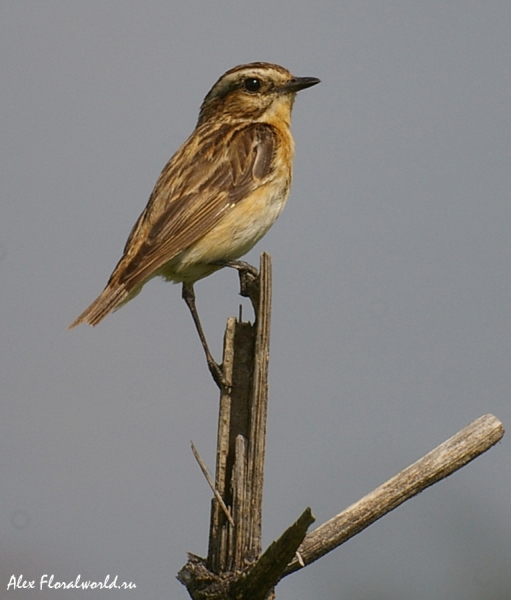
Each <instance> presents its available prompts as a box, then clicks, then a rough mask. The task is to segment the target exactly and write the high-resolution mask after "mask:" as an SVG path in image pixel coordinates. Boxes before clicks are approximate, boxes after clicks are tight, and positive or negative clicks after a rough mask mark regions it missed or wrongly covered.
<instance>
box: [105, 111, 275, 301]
mask: <svg viewBox="0 0 511 600" xmlns="http://www.w3.org/2000/svg"><path fill="white" fill-rule="evenodd" d="M209 137H210V138H211V139H209V138H208V136H206V137H200V136H197V135H194V136H192V137H191V138H190V139H189V140H188V142H187V143H185V145H184V146H183V147H182V148H181V149H180V150H179V151H178V152H177V153H176V155H174V157H173V158H172V159H171V161H170V162H169V163H168V165H167V166H166V167H165V169H164V170H163V172H162V174H161V175H160V178H159V180H158V182H157V184H156V186H155V188H154V191H153V193H152V195H151V198H150V200H149V203H148V205H147V207H146V209H145V210H144V212H143V213H142V214H141V215H140V218H139V219H138V221H137V223H136V224H135V226H134V227H133V230H132V232H131V234H130V236H129V238H128V241H127V242H126V247H125V249H124V256H123V258H122V259H121V260H120V261H119V264H118V265H117V267H116V269H115V271H114V273H113V274H112V278H111V281H112V280H113V279H116V280H117V281H118V282H119V283H122V284H123V285H124V286H125V287H126V289H128V290H130V289H132V288H133V287H135V286H136V285H138V284H139V283H142V282H143V281H145V280H146V279H147V277H149V276H150V275H151V274H152V273H154V271H155V270H156V269H158V268H159V267H161V266H162V265H164V264H165V263H166V262H168V261H169V260H171V259H172V258H173V257H174V256H176V255H177V254H178V253H179V252H181V251H182V250H184V249H185V248H187V247H188V246H190V245H191V244H193V243H194V242H195V241H196V240H198V239H200V238H201V237H202V236H203V235H205V234H206V233H207V232H208V231H209V230H210V229H211V228H212V227H214V226H215V224H216V223H218V222H219V221H220V219H222V217H223V216H224V214H225V213H226V211H229V210H231V209H232V208H233V207H234V206H235V205H236V204H237V203H238V202H240V201H241V200H243V198H245V197H246V196H247V195H249V194H250V193H251V192H253V191H254V190H256V189H257V188H258V187H259V186H260V185H262V184H263V183H264V181H265V179H266V177H267V176H268V175H269V174H270V173H271V171H272V169H273V158H274V154H275V144H276V133H275V131H274V129H273V128H272V127H271V126H270V125H266V124H263V123H256V124H253V125H246V126H240V127H239V128H236V129H234V130H233V128H232V127H230V128H228V130H227V131H225V132H224V133H223V134H222V132H221V130H216V131H214V132H212V133H211V134H210V136H209ZM199 143H200V147H196V148H194V147H193V146H194V145H195V146H197V145H198V144H199ZM187 155H189V156H190V158H189V159H188V160H187Z"/></svg>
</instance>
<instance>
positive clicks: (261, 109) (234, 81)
mask: <svg viewBox="0 0 511 600" xmlns="http://www.w3.org/2000/svg"><path fill="white" fill-rule="evenodd" d="M317 83H319V79H316V78H315V77H295V76H294V75H292V74H291V73H290V72H289V71H288V70H287V69H284V68H283V67H280V66H279V65H272V64H270V63H263V62H256V63H250V64H248V65H240V66H238V67H234V69H230V70H229V71H227V73H225V74H224V75H222V77H220V79H219V80H218V81H217V82H216V83H215V85H214V86H213V87H212V88H211V90H210V91H209V93H208V95H207V96H206V97H205V98H204V102H203V103H202V106H201V109H200V113H199V122H198V125H202V124H204V123H207V122H210V121H217V120H229V119H231V120H233V121H239V120H245V119H246V120H250V121H266V120H272V118H276V119H283V120H285V121H286V122H289V120H290V115H291V109H292V107H293V102H294V99H295V96H296V93H297V92H298V91H299V90H303V89H305V88H308V87H311V86H312V85H316V84H317Z"/></svg>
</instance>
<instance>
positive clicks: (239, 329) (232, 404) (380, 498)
mask: <svg viewBox="0 0 511 600" xmlns="http://www.w3.org/2000/svg"><path fill="white" fill-rule="evenodd" d="M240 264H241V263H240ZM237 268H239V265H238V267H237ZM240 284H241V286H240V287H241V292H240V293H241V294H242V295H244V296H247V297H249V298H250V300H251V301H252V305H253V306H254V311H255V321H254V323H253V324H252V323H249V322H242V321H241V319H239V320H238V319H235V318H229V319H228V321H227V327H226V331H225V337H224V353H223V363H222V370H223V375H224V377H225V379H226V381H227V383H228V384H229V386H228V388H224V389H223V390H222V392H221V394H220V410H219V419H218V439H217V457H216V458H217V461H216V473H215V479H214V481H213V480H212V478H211V477H210V476H209V474H208V473H207V470H206V467H205V465H204V463H203V461H202V459H201V458H200V457H199V456H198V453H197V451H196V450H195V447H193V451H194V454H195V455H196V458H197V460H198V461H199V464H200V466H201V469H202V470H203V472H204V473H205V475H206V477H207V479H208V482H209V484H210V485H211V487H212V488H213V491H214V495H213V499H212V502H211V521H210V531H209V547H208V555H207V557H206V558H201V557H199V556H196V555H194V554H189V555H188V562H187V563H186V565H185V566H184V567H183V568H182V569H181V571H180V572H179V574H178V580H179V581H180V582H181V583H183V585H185V586H186V588H187V590H188V592H189V594H190V596H191V598H192V599H193V600H272V599H273V598H275V593H274V588H275V586H276V585H277V583H278V582H279V581H280V580H281V579H282V578H283V577H285V576H287V575H289V574H291V573H293V572H295V571H297V570H299V569H302V568H303V567H305V566H307V565H308V564H310V563H312V562H314V561H315V560H318V559H319V558H321V556H324V555H325V554H327V553H328V552H331V551H332V550H333V549H335V548H337V547H338V546H340V545H341V544H343V543H344V542H346V541H347V540H348V539H350V538H351V537H353V536H354V535H356V534H357V533H360V532H361V531H362V530H363V529H365V528H366V527H369V525H371V524H372V523H374V522H375V521H376V520H377V519H379V518H381V517H382V516H383V515H385V514H387V513H388V512H390V511H391V510H393V509H394V508H396V507H397V506H399V505H400V504H402V503H403V502H405V501H406V500H408V499H410V498H412V497H413V496H415V495H416V494H418V493H419V492H421V491H422V490H424V489H426V488H427V487H429V486H431V485H433V484H434V483H437V482H438V481H440V480H441V479H444V478H445V477H447V476H448V475H450V474H452V473H454V472H455V471H456V470H457V469H460V468H461V467H463V466H465V465H466V464H467V463H469V462H470V461H472V460H473V459H474V458H476V457H477V456H479V455H480V454H482V453H483V452H486V450H488V449H489V448H491V447H492V446H493V445H494V444H496V443H497V442H498V441H499V440H500V439H501V438H502V436H503V435H504V429H503V427H502V423H501V422H500V421H499V420H498V419H497V418H496V417H494V416H493V415H484V416H482V417H480V418H479V419H477V420H476V421H474V422H473V423H471V424H470V425H468V426H467V427H465V428H464V429H462V430H461V431H459V432H458V433H457V434H455V435H454V436H453V437H451V438H449V439H448V440H447V441H445V442H444V443H443V444H441V445H440V446H438V447H437V448H435V449H434V450H432V451H431V452H429V453H428V454H426V455H425V456H424V457H423V458H421V459H420V460H418V461H417V462H415V463H414V464H412V465H410V466H409V467H407V468H406V469H404V470H403V471H401V472H400V473H398V474H397V475H396V476H394V477H393V478H391V479H389V480H388V481H387V482H386V483H384V484H383V485H381V486H379V487H378V488H376V489H375V490H374V491H373V492H371V493H370V494H368V495H367V496H365V497H364V498H362V499H361V500H359V501H358V502H356V503H355V504H353V505H352V506H350V507H348V508H347V509H346V510H344V511H342V512H341V513H339V514H338V515H336V516H334V517H333V518H331V519H330V520H329V521H327V522H326V523H323V524H322V525H320V526H319V527H318V528H317V529H315V530H314V531H312V532H311V533H309V534H307V529H308V527H309V526H310V525H311V524H312V523H313V522H314V517H313V515H312V512H311V509H310V508H307V509H305V511H304V512H303V513H302V515H301V516H300V517H299V518H298V519H297V520H296V522H295V523H293V525H291V526H290V527H289V528H288V529H287V530H286V531H285V532H284V533H283V534H282V535H281V536H280V537H279V538H278V539H277V540H276V541H275V542H273V543H272V544H270V546H269V547H268V548H267V549H266V551H265V552H264V553H261V524H262V499H263V480H264V453H265V441H266V416H267V406H268V361H269V347H270V311H271V261H270V256H269V255H268V254H262V256H261V262H260V271H259V274H258V275H255V274H254V270H253V269H252V270H243V269H240Z"/></svg>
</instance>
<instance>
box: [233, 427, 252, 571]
mask: <svg viewBox="0 0 511 600" xmlns="http://www.w3.org/2000/svg"><path fill="white" fill-rule="evenodd" d="M246 487H247V480H246V441H245V438H244V437H243V436H242V435H238V436H237V437H236V452H235V458H234V468H233V471H232V512H233V515H234V520H235V521H236V523H238V527H235V529H234V531H233V535H235V536H236V540H234V539H233V540H232V541H231V542H230V544H229V550H230V556H229V558H230V561H229V571H240V570H241V569H242V568H243V567H244V566H245V565H244V555H243V550H244V549H245V534H246V527H244V526H243V524H244V523H247V522H248V507H247V504H246V502H245V493H246V492H245V490H246Z"/></svg>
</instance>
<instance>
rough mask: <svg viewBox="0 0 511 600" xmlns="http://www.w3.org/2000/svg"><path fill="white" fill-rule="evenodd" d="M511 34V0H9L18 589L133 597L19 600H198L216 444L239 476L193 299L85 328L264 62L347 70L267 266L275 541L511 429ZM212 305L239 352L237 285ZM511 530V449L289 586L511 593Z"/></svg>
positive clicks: (9, 258)
mask: <svg viewBox="0 0 511 600" xmlns="http://www.w3.org/2000/svg"><path fill="white" fill-rule="evenodd" d="M510 32H511V3H510V2H509V1H508V0H505V1H504V0H502V1H495V2H476V1H472V0H468V1H467V0H464V1H461V0H460V1H443V2H437V1H431V2H423V1H418V0H408V1H406V2H405V1H397V0H395V1H394V0H389V1H388V2H376V1H361V2H348V1H344V0H341V1H340V0H335V1H333V0H332V1H326V0H314V1H301V2H292V1H291V0H282V1H281V2H278V3H277V2H267V1H261V2H246V1H241V2H240V1H237V2H234V1H227V0H220V1H217V2H206V1H205V0H198V1H189V0H188V1H184V0H182V1H176V0H170V1H154V0H153V1H152V0H150V1H148V2H141V1H139V2H136V1H133V0H132V1H129V0H125V1H122V2H121V1H119V0H117V1H106V2H83V1H82V2H78V1H66V2H64V1H60V2H59V1H52V0H47V1H46V2H40V1H36V0H25V1H24V2H9V1H7V0H4V1H3V2H1V3H0V55H1V61H0V76H1V82H0V85H1V90H2V101H1V103H0V113H1V122H0V127H1V140H2V142H1V145H0V149H1V152H2V156H1V160H0V169H1V174H0V198H1V201H0V211H1V217H0V276H1V281H2V284H1V286H0V314H1V315H2V318H1V320H0V327H1V338H2V344H1V346H0V353H1V360H0V377H1V396H2V402H1V414H0V429H1V434H0V461H1V462H0V464H1V474H2V476H1V478H2V486H1V491H0V540H1V541H0V598H2V599H3V598H31V599H33V598H37V599H38V600H46V599H50V598H51V599H54V598H57V597H62V598H64V597H66V598H77V599H78V598H79V599H82V598H83V599H85V598H87V599H88V600H91V599H95V598H98V599H99V598H101V600H105V599H106V598H107V596H108V597H110V595H111V594H113V592H111V593H108V592H105V591H103V592H101V591H99V592H92V591H87V592H76V593H74V592H69V591H67V592H61V593H60V595H59V594H58V592H51V591H45V592H39V591H30V592H28V591H19V592H13V591H9V592H7V591H6V586H7V583H8V581H9V577H10V576H11V575H12V574H16V575H19V574H23V575H24V577H26V578H27V579H36V580H39V578H40V577H41V575H42V574H44V573H48V574H52V573H54V574H55V577H56V579H58V580H73V579H74V578H75V577H76V576H77V575H78V574H81V575H82V577H83V578H89V579H93V580H102V579H104V577H105V576H106V574H108V573H109V574H111V575H116V574H117V575H118V576H119V580H121V581H133V582H134V583H136V585H137V590H136V591H132V592H119V593H118V595H119V597H120V596H122V597H123V598H124V597H126V598H128V597H129V598H133V599H139V598H140V599H142V598H143V599H144V600H156V599H160V598H175V599H176V600H177V599H180V598H183V599H184V598H187V592H186V590H185V588H184V587H182V586H181V585H180V584H179V583H178V582H177V581H176V579H175V575H176V574H177V572H178V570H179V569H180V568H181V567H182V565H183V564H184V563H185V562H186V552H187V551H192V552H194V553H197V554H200V555H204V554H205V553H206V551H207V530H208V521H209V503H210V492H209V489H208V488H207V485H206V482H205V481H204V479H203V477H202V475H201V473H200V472H199V469H198V467H197V466H196V464H195V461H194V459H193V456H192V453H191V451H190V449H189V441H190V439H193V440H194V442H195V444H196V445H197V447H198V449H199V451H200V452H201V454H202V456H203V457H204V459H205V460H206V462H207V463H208V465H209V466H210V468H211V469H212V468H213V467H214V453H215V436H216V419H217V397H218V394H217V391H216V389H215V386H214V384H213V383H212V381H211V379H210V377H209V375H208V373H207V369H206V367H205V363H204V358H203V355H202V349H201V347H200V344H199V341H198V339H197V336H196V334H195V331H194V329H193V326H192V323H191V319H190V317H189V315H188V313H187V310H186V307H185V306H184V303H183V302H182V300H181V298H180V289H179V287H177V286H171V285H169V284H164V283H163V282H161V281H154V282H151V284H149V285H148V286H146V288H145V289H144V292H143V293H142V294H141V295H140V296H139V297H138V298H137V299H136V300H135V301H133V302H132V303H131V304H129V305H128V306H126V307H124V308H123V309H122V310H121V311H120V312H118V313H116V314H114V315H111V316H109V317H108V318H107V319H106V321H104V322H103V323H101V325H100V326H98V327H97V328H96V329H92V328H88V327H85V326H81V327H80V328H78V329H76V330H73V331H72V332H68V331H67V330H66V328H67V326H68V324H69V323H70V322H71V321H72V320H73V319H74V318H75V317H76V316H77V315H78V314H79V313H80V312H81V311H82V310H83V309H84V308H85V307H86V306H87V305H88V304H89V303H90V302H91V301H92V300H93V299H94V298H95V297H96V296H97V295H98V294H99V292H100V291H101V290H102V288H103V286H104V284H105V283H106V280H107V278H108V276H109V274H110V272H111V270H112V268H113V267H114V265H115V264H116V262H117V260H118V258H119V257H120V254H121V251H122V248H123V245H124V242H125V240H126V237H127V235H128V233H129V231H130V228H131V226H132V225H133V223H134V222H135V220H136V218H137V217H138V215H139V213H140V211H141V210H142V208H143V207H144V206H145V204H146V201H147V199H148V197H149V194H150V192H151V190H152V187H153V185H154V183H155V181H156V178H157V176H158V174H159V172H160V170H161V169H162V167H163V166H164V164H165V163H166V161H167V159H168V158H169V157H170V156H171V154H172V153H173V152H174V151H175V150H176V149H177V148H178V147H179V145H180V144H181V143H182V142H183V141H184V140H185V138H186V137H187V136H188V135H189V133H190V132H191V130H192V129H193V127H194V125H195V121H196V118H197V113H198V109H199V106H200V103H201V101H202V98H203V97H204V95H205V94H206V93H207V91H208V90H209V89H210V87H211V85H212V84H213V83H214V82H215V81H216V79H217V78H218V77H219V76H220V75H221V74H222V73H223V72H224V71H226V70H227V69H229V68H231V67H233V66H235V65H237V64H240V63H244V62H251V61H254V60H264V61H270V62H276V63H279V64H282V65H283V66H285V67H287V68H289V69H290V70H291V71H292V72H293V73H295V74H296V75H300V76H302V75H303V76H315V77H319V78H321V80H322V83H321V85H319V86H317V87H314V88H312V89H310V90H306V91H304V92H301V93H300V94H299V97H298V100H297V103H296V105H295V110H294V115H293V116H294V120H293V131H294V134H295V140H296V148H297V151H296V160H295V177H294V182H293V190H292V193H291V198H290V200H289V202H288V205H287V206H286V209H285V211H284V213H283V214H282V216H281V218H280V219H279V221H278V222H277V223H276V224H275V226H274V227H273V229H272V230H271V231H270V232H269V234H268V235H267V236H266V238H265V239H264V240H263V241H262V242H261V243H260V244H259V245H258V246H257V247H256V249H255V250H254V251H252V252H251V253H250V254H249V255H248V259H249V260H250V261H252V262H255V263H256V264H257V262H258V256H259V253H260V252H261V251H262V250H267V251H268V252H270V253H271V254H272V257H273V265H274V310H273V319H272V320H273V330H272V346H271V350H272V353H271V357H272V361H271V370H270V412H269V425H268V452H267V470H266V487H265V503H264V543H265V545H267V544H268V543H270V542H271V541H272V540H273V539H274V538H275V537H277V536H278V535H280V533H281V532H282V531H283V530H284V528H285V527H287V526H288V525H289V524H290V523H291V522H293V521H294V520H295V518H296V517H297V516H298V515H299V514H300V513H301V511H302V510H303V509H304V508H305V507H306V506H309V505H310V506H311V507H312V509H313V512H314V514H315V515H316V517H317V524H319V523H321V522H323V521H324V520H326V519H328V518H330V517H331V516H333V515H334V514H336V513H337V512H339V511H340V510H342V509H343V508H345V507H346V506H348V505H349V504H351V503H352V502H354V501H356V500H357V499H359V498H360V497H361V496H363V495H364V494H365V493H367V492H369V491H371V490H372V489H373V488H375V487H376V486H378V485H379V484H380V483H382V482H383V481H384V480H386V479H387V478H388V477H391V476H392V475H394V474H395V473H396V472H398V471H399V470H401V469H402V468H404V467H406V466H407V465H408V464H410V463H411V462H413V461H415V460H416V459H418V458H419V457H420V456H422V455H423V454H425V453H426V452H428V451H429V450H430V449H432V448H433V447H435V446H436V445H438V444H439V443H441V442H442V441H444V440H445V439H447V438H448V437H449V436H451V435H452V434H454V433H455V432H456V431H458V430H459V429H461V428H462V427H463V426H465V425H467V424H468V423H469V422H471V421H472V420H474V419H476V418H477V417H479V416H481V415H483V414H485V413H489V412H491V413H493V414H495V415H496V416H497V417H499V418H500V419H501V420H502V421H503V422H504V425H506V424H507V426H508V427H510V426H511V402H510V391H511V370H510V359H511V335H510V334H511V318H510V314H511V286H510V278H509V265H510V263H511V244H510V235H509V229H510V223H511V203H510V199H509V196H510V184H511V177H510V165H511V150H510V148H511V146H510V134H511V117H510V115H511V67H510V65H511V35H510ZM196 291H197V296H198V303H199V309H200V312H201V316H202V318H203V320H204V324H205V328H206V331H207V336H208V339H209V340H210V343H211V346H212V348H213V350H214V353H215V354H216V356H217V357H220V350H221V339H222V335H223V329H224V325H225V320H226V318H227V317H228V316H229V315H232V314H236V313H237V310H238V305H239V302H240V300H239V297H238V296H237V291H238V282H237V277H236V275H235V274H234V273H232V272H225V273H224V272H222V273H218V274H216V275H214V276H212V277H210V278H209V279H207V280H205V281H203V282H200V283H199V284H198V285H197V286H196ZM246 310H247V311H248V307H247V309H246ZM508 435H509V434H508ZM510 515H511V442H510V439H508V438H507V437H504V440H503V442H501V443H500V444H499V445H498V446H497V447H496V448H494V449H492V450H491V451H490V452H489V453H488V454H486V455H484V456H483V457H481V458H479V459H478V460H477V461H475V462H474V463H472V464H470V465H469V466H467V467H466V468H465V469H463V470H462V471H461V472H459V473H457V474H455V475H454V476H452V477H451V478H449V479H448V480H447V481H444V482H442V483H440V484H438V485H437V486H435V487H434V488H432V489H429V490H427V491H426V492H424V493H423V494H421V495H420V496H419V497H418V498H415V499H414V500H412V501H410V502H409V503H406V504H405V505H404V506H402V507H400V508H399V509H397V510H396V511H395V512H394V513H392V514H390V515H388V516H387V517H385V518H384V519H382V520H381V521H379V522H378V523H376V524H375V525H373V526H372V527H370V528H369V529H368V530H366V531H365V532H363V533H362V534H361V535H359V536H357V537H356V538H355V539H353V540H351V541H350V542H348V543H347V544H346V545H344V546H343V547H341V548H340V549H338V550H336V551H335V552H333V553H331V554H330V555H329V556H328V557H326V558H324V559H322V560H321V561H319V562H318V563H316V564H315V565H312V566H310V567H308V568H307V569H305V570H304V571H302V572H301V573H298V574H295V575H293V576H291V577H289V578H287V579H286V580H285V581H284V582H283V583H282V584H281V585H279V587H278V594H277V597H278V599H279V600H309V599H310V598H321V599H322V600H338V599H339V600H340V599H341V598H342V599H343V600H349V599H353V600H387V599H388V600H400V599H402V600H409V599H410V598H414V600H444V599H449V600H458V599H459V600H461V599H463V600H483V599H484V600H504V599H507V598H510V597H511V519H510Z"/></svg>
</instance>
